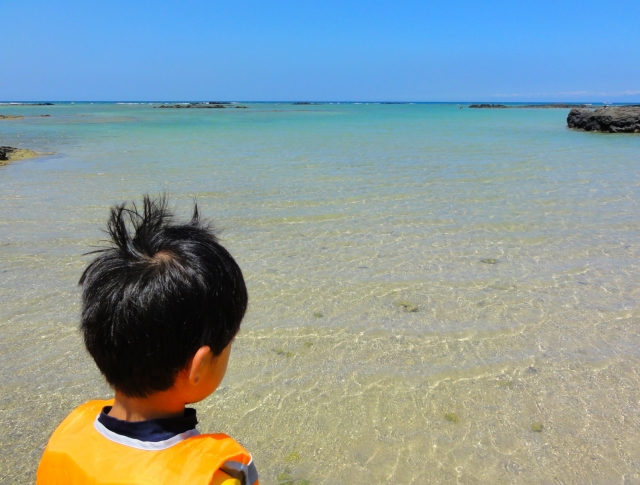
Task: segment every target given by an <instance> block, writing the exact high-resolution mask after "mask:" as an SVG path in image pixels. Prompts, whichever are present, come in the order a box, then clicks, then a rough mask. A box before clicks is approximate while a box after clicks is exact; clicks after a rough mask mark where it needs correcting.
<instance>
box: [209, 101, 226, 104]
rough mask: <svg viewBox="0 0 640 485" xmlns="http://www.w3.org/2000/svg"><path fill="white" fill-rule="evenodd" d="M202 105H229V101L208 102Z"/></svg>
mask: <svg viewBox="0 0 640 485" xmlns="http://www.w3.org/2000/svg"><path fill="white" fill-rule="evenodd" d="M204 104H231V103H230V102H229V101H209V102H208V103H204Z"/></svg>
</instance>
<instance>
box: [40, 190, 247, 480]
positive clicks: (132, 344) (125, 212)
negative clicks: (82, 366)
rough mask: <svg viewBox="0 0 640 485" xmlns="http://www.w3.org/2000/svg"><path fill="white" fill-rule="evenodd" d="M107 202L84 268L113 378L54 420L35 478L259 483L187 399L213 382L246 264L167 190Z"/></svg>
mask: <svg viewBox="0 0 640 485" xmlns="http://www.w3.org/2000/svg"><path fill="white" fill-rule="evenodd" d="M142 209H143V210H142V213H140V212H139V211H138V208H137V207H136V206H135V204H134V205H132V206H131V207H127V206H126V205H124V204H123V205H121V206H116V207H113V208H112V209H111V216H110V219H109V222H108V224H107V228H108V232H109V234H110V236H111V242H112V245H111V246H110V247H108V248H107V249H103V250H100V251H97V253H98V256H97V257H96V258H95V259H94V260H93V261H92V262H91V263H90V264H89V266H88V267H87V269H86V270H85V271H84V273H83V275H82V277H81V278H80V285H81V286H82V323H81V329H82V332H83V336H84V342H85V345H86V347H87V350H88V351H89V353H90V354H91V356H92V357H93V359H94V360H95V362H96V364H97V366H98V368H99V369H100V371H101V372H102V374H103V375H104V376H105V378H106V380H107V382H108V383H109V384H110V385H111V386H112V387H113V389H114V390H115V398H114V399H113V400H109V401H90V402H88V403H86V404H83V405H82V406H80V407H78V408H77V409H76V410H75V411H73V412H72V413H71V414H70V415H69V416H67V418H66V419H65V420H64V421H63V422H62V424H60V426H59V427H58V428H57V429H56V430H55V432H54V433H53V435H52V436H51V439H50V441H49V443H48V445H47V447H46V449H45V451H44V455H43V456H42V461H41V462H40V466H39V468H38V473H37V484H38V485H54V484H55V485H76V484H77V485H80V484H92V485H93V484H96V485H97V484H109V485H115V484H118V485H124V484H127V485H129V484H131V485H143V484H144V485H160V484H167V485H169V484H171V485H180V484H189V485H197V484H203V485H204V484H207V485H220V484H224V485H257V484H258V474H257V472H256V469H255V466H254V464H253V462H252V459H251V455H250V454H249V453H248V452H247V451H246V450H245V449H244V448H242V446H240V445H239V444H238V443H237V442H236V441H234V440H233V439H231V438H230V437H228V436H227V435H224V434H204V435H201V434H200V433H199V432H198V431H197V430H196V424H197V422H198V421H197V419H196V411H195V409H190V408H186V407H185V406H186V405H187V404H189V403H194V402H198V401H201V400H202V399H204V398H206V397H207V396H209V395H210V394H211V393H212V392H213V391H215V390H216V388H217V387H218V385H219V384H220V382H221V381H222V378H223V377H224V374H225V371H226V369H227V362H228V360H229V353H230V351H231V343H232V341H233V338H234V337H235V335H236V333H237V332H238V329H239V328H240V322H241V321H242V318H243V317H244V313H245V310H246V308H247V301H248V296H247V289H246V286H245V283H244V279H243V277H242V272H241V270H240V268H239V267H238V265H237V263H236V262H235V261H234V259H233V258H232V257H231V255H230V254H229V253H228V252H227V250H226V249H224V248H223V247H222V246H221V245H220V244H219V243H218V239H217V237H216V235H215V234H214V232H213V231H212V229H211V228H210V227H209V225H207V224H206V223H203V222H202V221H201V220H200V218H199V216H198V208H197V206H196V207H195V209H194V213H193V217H192V219H191V221H190V222H187V223H176V222H175V221H174V220H173V216H172V214H171V213H170V211H169V210H168V208H167V201H166V198H165V197H160V198H158V199H155V200H152V199H150V198H149V197H148V196H146V197H145V198H144V203H143V208H142Z"/></svg>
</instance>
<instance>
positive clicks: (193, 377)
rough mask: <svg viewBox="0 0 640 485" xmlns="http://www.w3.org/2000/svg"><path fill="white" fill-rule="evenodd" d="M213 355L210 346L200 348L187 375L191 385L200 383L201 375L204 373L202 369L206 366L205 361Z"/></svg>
mask: <svg viewBox="0 0 640 485" xmlns="http://www.w3.org/2000/svg"><path fill="white" fill-rule="evenodd" d="M210 353H211V348H210V347H209V346H208V345H203V346H202V347H200V348H199V349H198V350H197V351H196V353H195V355H194V356H193V359H191V362H190V363H189V364H188V365H187V369H186V371H187V373H188V379H189V382H190V383H191V384H197V383H198V382H200V373H201V371H202V367H203V365H204V362H205V360H206V359H207V358H208V357H209V354H210Z"/></svg>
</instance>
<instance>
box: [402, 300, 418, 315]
mask: <svg viewBox="0 0 640 485" xmlns="http://www.w3.org/2000/svg"><path fill="white" fill-rule="evenodd" d="M398 306H399V307H403V308H404V309H405V310H406V311H407V313H414V312H417V311H418V305H414V304H413V303H409V302H408V301H400V302H398Z"/></svg>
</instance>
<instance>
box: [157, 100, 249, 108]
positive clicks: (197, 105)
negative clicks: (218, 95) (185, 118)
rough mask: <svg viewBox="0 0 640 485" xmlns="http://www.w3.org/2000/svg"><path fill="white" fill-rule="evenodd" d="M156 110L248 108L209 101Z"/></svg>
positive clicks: (162, 106)
mask: <svg viewBox="0 0 640 485" xmlns="http://www.w3.org/2000/svg"><path fill="white" fill-rule="evenodd" d="M154 108H173V109H188V108H201V109H202V108H204V109H209V108H214V109H224V108H245V109H246V106H241V105H239V104H237V105H234V104H233V103H230V102H228V101H208V102H205V103H175V104H162V105H160V106H154Z"/></svg>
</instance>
